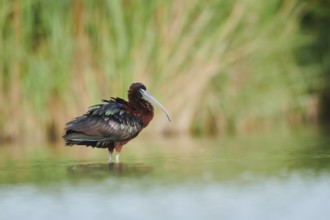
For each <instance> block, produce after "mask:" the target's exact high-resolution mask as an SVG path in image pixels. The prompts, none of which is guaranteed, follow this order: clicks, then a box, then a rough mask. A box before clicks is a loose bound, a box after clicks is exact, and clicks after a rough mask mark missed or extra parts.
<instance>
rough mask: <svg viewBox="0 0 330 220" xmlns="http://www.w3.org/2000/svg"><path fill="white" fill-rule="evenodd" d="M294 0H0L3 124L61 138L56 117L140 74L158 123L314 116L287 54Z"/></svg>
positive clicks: (118, 92)
mask: <svg viewBox="0 0 330 220" xmlns="http://www.w3.org/2000/svg"><path fill="white" fill-rule="evenodd" d="M304 7H305V6H304V5H303V4H302V3H301V1H298V0H297V1H295V0H293V1H280V0H270V1H257V0H243V1H239V0H237V1H225V0H210V1H206V2H203V1H197V0H192V1H191V0H189V1H188V0H179V1H167V0H154V1H149V0H139V1H133V0H127V1H120V0H100V1H88V0H82V1H81V0H72V1H67V0H59V1H50V0H22V1H19V0H16V1H9V0H1V1H0V30H1V36H0V51H1V52H0V71H1V74H0V91H1V93H0V105H1V109H0V114H1V117H0V133H1V137H2V139H9V140H17V139H20V140H32V141H34V140H46V139H49V140H58V139H59V137H60V136H61V135H62V133H63V127H64V125H65V122H66V121H68V120H69V119H71V118H72V117H74V116H75V115H77V114H82V113H84V111H85V109H86V108H87V107H88V106H89V105H91V104H94V103H95V102H97V101H98V100H100V99H101V98H109V96H110V95H112V96H124V97H125V96H126V90H127V88H128V86H129V85H130V83H131V82H133V81H141V82H144V83H145V84H146V85H147V87H148V88H149V90H151V93H153V94H154V95H155V96H156V97H158V98H159V100H161V101H162V103H163V104H164V105H165V106H166V107H167V108H168V110H169V111H170V112H171V114H172V117H173V122H172V123H170V124H168V123H167V122H166V120H164V117H163V116H162V115H161V114H156V116H157V117H156V118H155V122H153V124H154V129H151V130H150V131H149V132H155V133H161V132H169V133H187V132H188V133H189V132H191V131H193V132H195V133H205V134H207V133H215V134H225V133H227V132H246V131H250V130H255V129H260V128H264V127H265V126H266V127H271V126H272V125H275V124H276V125H278V124H279V122H280V124H292V123H293V124H295V123H299V122H301V121H302V119H303V118H305V117H309V116H310V117H312V116H313V115H314V114H313V111H312V110H313V108H314V107H315V106H316V104H315V103H316V102H315V97H314V96H313V94H310V93H309V91H310V90H311V89H313V88H317V86H318V85H319V79H320V77H319V75H317V74H315V71H311V72H309V73H306V71H302V70H301V68H300V67H299V66H298V65H297V64H296V60H295V57H294V51H295V50H296V49H297V48H299V47H300V46H302V45H304V44H305V42H307V41H308V40H309V39H305V38H303V37H302V34H301V31H300V30H299V21H300V18H301V14H302V12H303V10H304Z"/></svg>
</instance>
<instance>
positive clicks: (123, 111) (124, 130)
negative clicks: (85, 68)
mask: <svg viewBox="0 0 330 220" xmlns="http://www.w3.org/2000/svg"><path fill="white" fill-rule="evenodd" d="M149 101H152V102H154V103H155V104H157V105H159V106H160V107H161V108H162V109H163V110H164V111H165V113H166V115H167V117H168V118H169V116H168V114H167V112H166V110H165V109H164V108H163V106H162V105H161V104H160V103H159V102H157V100H156V99H155V98H153V97H152V96H151V95H150V94H149V93H147V92H146V87H145V86H144V85H143V84H141V83H133V84H132V85H131V86H130V88H129V90H128V102H127V101H125V100H123V99H121V98H111V99H110V100H103V102H104V103H102V104H97V105H93V106H91V107H90V108H89V110H88V111H87V112H86V113H85V114H84V115H82V116H80V117H77V118H75V119H73V120H72V121H70V122H68V123H67V125H66V128H65V130H66V133H65V135H64V136H63V138H64V140H65V142H66V145H70V146H71V145H86V146H92V147H97V148H108V150H109V153H110V156H109V161H110V162H112V153H113V150H114V149H116V161H119V153H120V151H121V148H122V146H123V145H124V144H126V143H127V142H128V141H130V140H131V139H133V138H135V137H136V136H137V135H138V134H139V133H140V132H141V130H142V129H143V128H145V127H146V126H147V125H148V124H149V122H150V121H151V120H152V118H153V115H154V109H153V106H152V105H151V103H150V102H149ZM169 120H170V118H169Z"/></svg>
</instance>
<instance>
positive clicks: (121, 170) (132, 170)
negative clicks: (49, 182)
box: [67, 163, 152, 178]
mask: <svg viewBox="0 0 330 220" xmlns="http://www.w3.org/2000/svg"><path fill="white" fill-rule="evenodd" d="M67 170H68V174H69V175H72V176H74V177H86V178H88V177H100V178H101V177H109V176H126V177H127V176H141V175H145V174H148V173H150V172H151V171H152V167H151V166H150V165H147V164H128V163H127V164H126V163H110V164H100V163H97V164H75V165H70V166H68V167H67Z"/></svg>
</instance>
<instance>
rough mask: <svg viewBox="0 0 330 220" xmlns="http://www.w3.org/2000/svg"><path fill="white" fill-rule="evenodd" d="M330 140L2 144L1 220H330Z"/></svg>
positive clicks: (303, 135)
mask: <svg viewBox="0 0 330 220" xmlns="http://www.w3.org/2000/svg"><path fill="white" fill-rule="evenodd" d="M329 143H330V141H329V138H328V137H327V136H324V135H320V134H319V133H318V132H316V131H313V130H303V131H299V132H295V133H283V132H282V133H281V132H278V133H276V132H273V133H272V134H265V135H254V136H250V137H240V138H237V137H233V138H221V139H216V140H210V139H207V140H206V139H194V140H191V139H164V140H153V139H151V138H140V139H137V140H134V141H133V142H131V143H129V144H128V145H127V146H125V148H124V150H123V153H122V155H121V163H119V164H108V163H107V152H106V151H104V150H98V149H91V148H83V147H72V148H67V147H64V146H62V145H59V146H24V147H23V146H1V148H0V207H1V209H2V210H1V212H0V219H22V218H26V217H28V219H133V218H134V219H167V220H168V219H255V220H256V219H260V220H264V219H268V220H269V219H297V220H298V219H299V220H302V219H328V216H330V209H329V208H328V207H330V199H329V198H330V187H329V186H330V172H329V171H330V169H329V168H330V163H329V162H330V148H329V146H330V145H329Z"/></svg>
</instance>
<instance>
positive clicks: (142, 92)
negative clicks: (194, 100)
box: [140, 89, 171, 121]
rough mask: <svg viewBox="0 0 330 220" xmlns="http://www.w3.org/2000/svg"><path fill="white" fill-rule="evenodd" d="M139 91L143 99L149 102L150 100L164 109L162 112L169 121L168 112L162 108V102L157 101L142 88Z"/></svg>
mask: <svg viewBox="0 0 330 220" xmlns="http://www.w3.org/2000/svg"><path fill="white" fill-rule="evenodd" d="M140 93H141V95H142V97H143V99H145V100H147V101H149V102H152V103H154V104H155V105H157V106H158V107H159V108H161V109H162V110H163V111H164V113H165V114H166V117H167V119H168V121H171V117H170V115H169V114H168V112H167V111H166V109H165V108H164V106H163V105H162V104H160V102H158V101H157V99H155V98H154V97H153V96H152V95H150V94H149V93H148V92H147V91H146V90H144V89H140Z"/></svg>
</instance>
